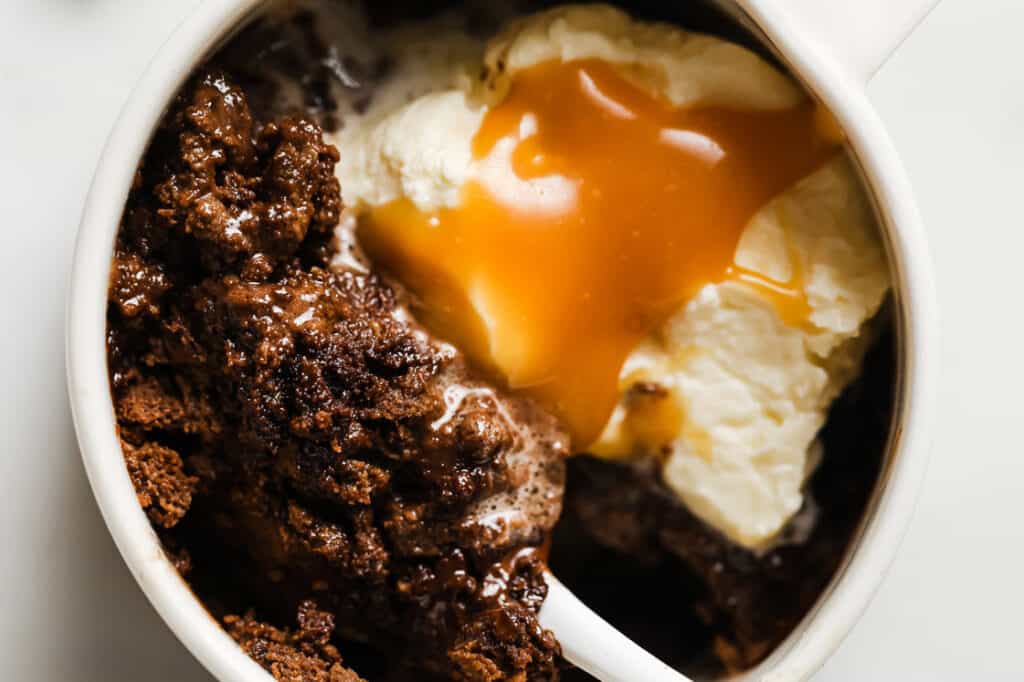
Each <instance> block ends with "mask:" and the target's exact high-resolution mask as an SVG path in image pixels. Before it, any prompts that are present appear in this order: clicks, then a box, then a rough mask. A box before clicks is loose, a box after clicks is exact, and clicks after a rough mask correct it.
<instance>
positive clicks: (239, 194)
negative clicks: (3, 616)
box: [107, 3, 899, 679]
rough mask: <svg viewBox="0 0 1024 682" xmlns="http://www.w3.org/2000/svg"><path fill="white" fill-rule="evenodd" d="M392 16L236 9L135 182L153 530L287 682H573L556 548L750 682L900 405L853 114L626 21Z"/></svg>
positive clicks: (574, 575) (121, 276)
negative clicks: (847, 124)
mask: <svg viewBox="0 0 1024 682" xmlns="http://www.w3.org/2000/svg"><path fill="white" fill-rule="evenodd" d="M389 9H391V8H390V7H384V8H381V7H376V8H366V10H367V11H366V12H364V11H363V8H360V7H353V6H350V5H347V4H342V3H338V4H333V3H330V4H322V5H317V6H315V7H314V8H313V11H312V12H309V11H300V12H298V13H295V12H294V9H291V10H288V9H286V10H282V13H281V14H276V13H271V14H268V15H267V16H266V17H264V18H261V19H260V20H258V21H257V22H256V23H254V24H250V25H249V27H248V28H247V29H246V30H245V31H243V32H242V33H241V34H239V35H237V36H236V37H234V38H233V39H232V40H231V41H229V42H228V43H227V44H226V45H225V46H223V47H222V48H221V50H220V51H219V52H217V53H216V54H215V55H213V56H212V57H211V58H210V59H209V60H208V62H207V63H206V64H204V65H203V66H201V67H200V68H199V69H197V71H196V73H195V74H194V75H193V76H192V77H190V78H189V80H188V82H187V83H186V84H185V85H184V86H183V88H182V89H181V91H180V93H179V94H178V96H177V98H176V99H175V101H174V102H173V103H172V104H171V106H170V107H169V109H168V110H167V112H166V114H165V115H164V116H163V118H162V120H161V122H160V124H159V126H158V128H157V130H156V132H155V134H154V136H153V139H152V141H151V143H150V145H149V149H148V151H147V152H146V154H145V155H144V156H143V159H142V161H141V163H140V165H139V170H138V173H137V175H136V179H135V181H134V183H133V186H132V189H131V193H130V195H129V197H128V202H127V206H126V208H125V211H124V215H123V218H122V221H121V228H120V230H119V232H118V236H117V244H116V247H115V258H114V265H113V268H112V270H111V279H110V301H109V308H108V318H107V321H108V327H107V353H108V361H109V370H110V386H111V391H112V395H113V403H114V408H115V414H116V416H117V420H118V427H119V436H120V439H121V444H122V448H123V452H124V458H125V461H126V463H127V470H128V473H129V475H130V477H131V480H132V483H133V484H134V486H135V490H136V493H137V496H138V500H139V502H140V503H141V505H142V507H143V508H144V509H145V510H146V512H147V514H148V517H149V519H150V521H151V522H152V524H153V525H154V527H155V528H156V530H157V533H158V535H159V537H160V539H161V541H162V546H163V550H164V552H165V553H166V555H167V556H168V557H170V558H171V560H172V561H173V562H174V564H175V566H176V568H177V569H178V570H179V571H180V572H181V573H182V575H183V576H184V577H185V579H186V580H187V581H188V582H189V584H190V586H191V587H192V589H193V590H194V592H195V593H196V594H197V596H198V597H199V598H200V599H201V600H202V601H203V603H204V605H205V606H206V608H207V609H208V611H209V612H210V613H211V614H212V615H213V616H214V617H215V618H216V619H217V620H218V621H219V622H220V623H222V624H223V625H224V627H225V628H226V629H227V631H228V632H230V634H231V635H232V636H233V637H234V638H235V639H236V640H237V641H238V642H239V643H240V644H241V646H242V648H243V649H244V650H245V651H246V652H247V653H249V654H250V655H252V657H253V658H254V659H255V660H256V661H258V662H259V663H260V664H261V665H263V666H264V667H265V668H266V669H267V670H268V671H269V672H271V673H272V674H274V675H276V676H277V677H279V678H280V679H304V678H309V679H349V678H351V679H356V678H357V677H358V676H363V677H367V678H369V679H407V678H408V677H409V676H410V675H413V674H415V675H417V676H420V677H423V678H428V677H429V676H434V677H437V678H439V679H505V678H508V679H555V678H557V677H559V676H564V677H568V678H572V677H573V676H575V675H578V674H579V673H577V672H575V671H572V670H569V666H567V664H565V662H564V661H562V660H561V659H560V656H559V645H558V642H557V639H556V638H555V637H554V635H553V634H552V633H551V632H549V631H546V630H545V629H544V628H543V627H542V626H541V625H540V622H539V621H538V619H537V612H538V610H539V609H540V607H541V604H542V603H543V599H544V596H545V592H546V585H545V583H544V580H543V567H544V565H545V564H549V565H551V566H552V568H553V570H554V572H555V573H556V574H557V575H559V576H561V577H562V578H563V580H565V581H566V582H567V583H568V584H569V586H570V587H571V588H573V589H574V590H575V591H577V593H578V594H579V595H580V596H582V597H583V598H584V599H585V600H586V601H588V602H590V603H591V604H592V605H594V606H595V608H597V610H598V611H599V612H600V613H601V614H602V615H604V616H605V617H606V618H608V619H609V620H610V621H611V622H612V623H613V624H615V625H618V626H619V627H621V628H622V629H624V630H625V631H626V632H627V634H630V635H632V636H634V638H635V639H636V640H637V641H638V642H639V643H641V644H642V645H644V646H646V647H648V648H650V649H651V650H652V651H654V652H656V653H657V654H658V655H659V656H661V657H662V658H663V659H664V660H666V661H668V662H670V663H671V664H672V665H674V666H676V667H678V668H679V669H681V670H685V671H687V672H688V673H690V674H694V675H704V676H712V677H713V676H717V675H721V674H724V673H727V672H739V671H743V670H746V669H749V668H750V667H751V666H754V665H756V664H758V663H759V662H760V661H762V660H763V659H764V658H765V657H766V656H767V655H769V654H770V653H771V651H772V649H773V648H774V647H775V646H776V645H778V644H779V642H781V641H782V640H783V639H784V638H785V637H786V636H787V635H788V634H789V633H790V631H791V630H792V629H793V628H794V627H795V626H797V624H798V623H799V622H800V620H801V618H802V617H803V616H804V615H805V614H806V613H807V611H808V609H810V608H811V606H812V605H813V604H814V602H815V601H816V600H817V599H818V597H819V595H820V594H821V592H822V590H823V589H824V588H825V586H826V585H827V584H828V583H829V581H830V580H831V579H832V578H833V577H834V575H835V573H836V571H837V569H838V567H839V566H840V563H841V561H842V560H843V557H844V553H845V551H846V548H847V546H848V545H849V544H850V543H851V541H852V539H853V538H854V535H855V533H856V531H857V529H858V527H859V525H860V521H861V519H862V518H863V516H864V514H865V510H866V509H867V507H868V500H869V498H870V496H871V495H872V491H874V490H876V489H877V482H878V480H879V472H880V471H881V469H882V463H883V457H884V455H885V453H886V445H887V441H888V438H889V435H890V432H891V430H892V429H891V427H892V425H893V423H894V421H893V417H894V412H893V408H892V406H893V403H894V399H895V398H896V386H897V381H896V369H895V367H896V348H897V341H898V340H899V339H898V337H899V327H898V326H897V327H894V311H895V309H896V306H895V305H894V304H892V303H886V301H887V298H888V293H889V291H890V287H891V284H890V283H891V281H893V280H894V279H896V276H895V275H894V274H893V273H892V271H891V270H890V266H889V263H888V262H887V259H886V253H885V249H884V247H883V243H884V242H883V239H882V236H881V233H880V232H879V229H878V226H877V225H876V222H875V214H874V212H873V210H872V206H871V203H870V200H869V194H868V192H867V190H866V188H865V187H864V186H863V185H862V183H861V180H860V178H859V177H858V174H857V172H856V171H855V166H854V164H853V163H852V162H851V161H850V159H849V158H848V156H847V153H846V151H844V147H843V144H842V143H843V132H842V129H841V128H840V127H839V126H838V125H837V123H836V122H835V120H834V119H832V117H831V115H830V114H829V113H828V112H827V110H826V109H825V108H824V107H823V106H821V105H820V104H819V103H817V102H816V101H815V100H814V99H813V98H811V97H810V96H809V95H807V94H806V93H805V92H804V91H803V90H801V89H800V88H799V87H797V85H796V84H795V82H793V81H791V80H790V79H789V78H788V77H786V76H785V75H784V74H783V72H782V71H781V70H779V69H778V68H777V67H776V66H774V65H773V64H772V63H771V62H770V61H769V59H768V58H767V57H765V56H764V55H759V54H756V53H755V52H752V51H750V50H748V49H746V48H743V47H740V46H738V45H736V44H734V43H731V42H728V41H725V40H722V39H719V38H713V37H710V36H709V35H706V34H702V33H695V32H692V31H690V30H688V29H683V28H680V27H677V26H674V25H669V24H666V23H657V22H653V21H651V20H650V18H644V17H639V16H636V17H634V16H630V15H628V14H626V13H624V12H623V11H621V10H618V9H614V8H611V7H608V6H600V5H579V6H565V7H556V8H553V9H547V10H543V11H535V8H531V7H525V8H523V12H522V13H517V15H515V16H513V15H511V13H509V12H508V11H507V7H506V6H502V7H499V8H488V7H485V6H474V7H473V8H472V9H473V11H472V12H469V11H467V10H466V8H464V7H463V8H455V9H448V8H441V9H440V10H439V11H436V12H435V11H431V12H428V13H427V16H424V17H423V18H420V19H410V18H409V17H408V12H407V11H406V10H407V9H408V8H401V9H402V10H403V11H401V12H397V13H394V14H392V13H390V12H389V11H387V10H389ZM421 9H422V8H421ZM896 317H897V319H898V316H896Z"/></svg>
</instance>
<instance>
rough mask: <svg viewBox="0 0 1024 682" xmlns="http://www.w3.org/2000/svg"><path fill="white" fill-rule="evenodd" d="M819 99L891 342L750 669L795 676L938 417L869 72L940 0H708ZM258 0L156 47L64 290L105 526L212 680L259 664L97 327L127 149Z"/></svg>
mask: <svg viewBox="0 0 1024 682" xmlns="http://www.w3.org/2000/svg"><path fill="white" fill-rule="evenodd" d="M680 1H683V0H680ZM715 1H716V2H717V4H719V5H721V6H722V7H723V8H724V9H725V10H726V11H728V12H729V13H730V14H732V15H733V16H734V17H735V18H736V20H737V21H739V22H741V23H743V24H744V25H745V26H747V28H748V29H750V30H751V31H752V32H753V33H754V34H755V35H757V36H759V37H760V38H761V39H763V40H764V41H765V43H766V45H767V46H768V47H769V48H770V49H771V50H773V51H774V52H775V53H776V54H777V56H778V57H779V58H780V59H781V60H782V61H783V62H784V63H785V64H787V65H788V66H789V68H790V69H791V71H792V72H793V73H794V74H795V75H796V76H797V77H798V78H799V79H801V80H802V81H803V82H804V84H805V86H806V87H807V88H808V89H809V90H811V91H812V92H814V93H815V94H816V95H817V96H818V97H819V98H821V99H822V100H823V101H824V102H825V103H826V104H827V105H828V106H829V107H830V108H831V110H832V111H833V113H834V114H835V116H836V118H837V119H838V120H839V122H840V123H841V125H842V126H843V128H844V129H845V131H846V133H847V135H848V137H849V142H850V146H851V148H852V151H853V155H854V157H855V158H856V160H857V162H858V163H859V165H860V167H861V169H862V171H863V176H864V180H865V182H866V183H867V185H868V187H869V188H870V190H871V192H872V194H873V196H874V199H875V202H876V205H877V207H878V214H879V218H880V221H881V224H882V226H883V231H884V237H885V241H886V245H887V248H888V251H889V256H890V260H891V263H892V267H893V276H894V280H895V283H896V286H895V290H896V308H897V314H896V319H897V325H898V333H897V337H898V339H899V344H900V353H899V356H900V366H899V378H900V382H899V387H898V394H897V401H896V407H895V409H896V415H895V428H894V429H893V433H892V434H891V438H890V444H889V448H888V452H887V456H886V464H885V467H884V469H883V472H882V475H881V477H880V480H879V483H878V485H877V489H876V491H875V493H874V496H873V498H872V502H871V504H870V508H869V509H868V512H867V514H866V518H865V521H864V523H863V524H862V527H861V528H860V531H859V533H858V535H857V537H856V538H855V540H854V544H853V548H852V549H851V550H850V552H849V553H848V556H847V557H846V558H845V560H844V562H843V565H842V566H841V568H840V569H839V571H838V573H837V575H836V576H835V577H834V579H833V580H832V582H831V583H830V585H829V586H828V588H827V589H826V590H825V592H824V593H823V594H822V595H821V597H820V599H819V600H818V602H817V604H816V605H815V606H814V608H813V609H812V611H811V613H810V614H808V616H807V617H806V618H804V620H803V622H802V623H801V624H800V626H799V627H798V628H797V629H796V631H795V632H794V633H793V634H792V635H791V636H790V637H789V638H788V639H787V640H786V642H784V643H783V644H782V645H781V646H780V647H779V648H778V649H777V650H776V651H775V653H774V654H772V656H771V657H770V658H769V659H768V660H767V661H765V662H764V663H763V664H762V665H761V666H759V667H758V668H757V669H756V670H754V671H752V672H750V673H748V674H747V675H744V676H743V677H744V679H745V680H766V681H768V680H770V681H772V682H776V681H781V680H786V681H788V680H803V679H807V678H808V677H810V675H811V674H813V672H814V671H815V670H817V668H818V667H820V666H821V664H822V663H823V662H824V661H825V659H826V658H827V657H828V656H829V655H830V654H831V653H832V651H834V650H835V648H836V647H837V646H838V645H839V642H840V641H841V640H842V638H843V637H844V636H845V635H846V633H847V632H849V630H850V628H851V627H852V626H853V624H854V622H855V621H856V619H857V618H858V617H859V616H860V614H861V613H862V612H863V610H864V608H865V607H866V606H867V604H868V602H869V601H870V599H871V597H872V596H873V594H874V593H875V591H876V589H877V588H878V586H879V584H880V582H881V580H882V576H883V574H884V573H885V571H886V570H887V568H888V566H889V564H890V562H891V561H892V559H893V557H894V555H895V552H896V549H897V547H898V545H899V543H900V540H901V538H902V536H903V533H904V530H905V529H906V526H907V524H908V522H909V520H910V516H911V514H912V511H913V507H914V503H915V500H916V497H917V490H918V487H919V484H920V482H921V480H922V475H923V473H924V468H925V463H926V460H927V451H928V447H929V438H930V433H931V422H932V419H933V411H934V410H933V406H934V402H933V401H934V396H935V395H936V381H937V363H938V347H937V346H938V318H937V311H936V298H935V292H934V287H933V283H932V275H931V265H930V259H929V253H928V248H927V245H926V243H925V235H924V232H923V230H922V228H921V225H920V222H919V219H918V214H917V211H916V209H915V206H914V201H913V197H912V195H911V190H910V185H909V183H908V181H907V178H906V177H905V175H904V172H903V169H902V167H901V165H900V162H899V159H898V158H897V156H896V153H895V152H894V150H893V148H892V145H891V144H890V142H889V139H888V137H887V136H886V134H885V131H884V130H883V128H882V125H881V123H880V121H879V119H878V117H877V115H876V114H875V112H874V110H873V109H872V107H871V105H870V104H869V102H868V100H867V98H866V96H865V93H864V86H865V84H866V82H867V79H868V78H869V77H870V75H871V74H872V73H873V72H874V71H875V69H877V67H878V66H879V65H880V64H881V62H882V61H884V59H885V57H887V56H888V54H889V52H891V50H892V49H893V48H894V47H895V46H896V44H898V42H899V41H900V40H901V39H902V38H903V37H904V36H905V35H906V34H907V33H908V32H909V29H910V28H911V27H913V26H914V25H915V24H916V22H917V21H918V20H919V19H920V18H921V17H922V16H923V15H924V14H925V13H926V11H927V10H928V9H930V8H931V6H932V5H934V4H935V3H936V2H937V0H860V1H859V2H856V3H853V2H849V1H848V0H715ZM262 4H263V2H262V0H208V1H207V2H205V3H203V4H201V5H200V6H199V8H198V9H197V10H196V11H195V13H194V14H193V15H192V16H191V17H190V18H189V19H188V20H187V21H185V22H184V23H183V24H182V25H181V26H180V27H179V28H178V30H177V31H176V32H175V33H174V35H173V36H172V38H171V39H170V40H169V41H168V42H167V44H166V45H165V46H164V47H163V49H162V50H161V51H160V53H159V54H158V55H157V57H156V58H155V59H154V60H153V62H152V64H151V65H150V67H149V69H148V71H147V72H146V74H145V75H144V76H143V78H142V80H141V81H140V82H139V84H138V86H137V87H136V88H135V91H134V93H133V94H132V96H131V98H130V99H129V101H128V103H127V104H126V105H125V107H124V110H123V111H122V113H121V116H120V118H119V119H118V121H117V124H116V125H115V127H114V130H113V133H112V134H111V136H110V139H109V140H108V142H107V145H106V148H105V150H104V153H103V156H102V158H101V159H100V162H99V166H98V168H97V170H96V176H95V179H94V180H93V184H92V188H91V190H90V192H89V196H88V199H87V201H86V205H85V211H84V214H83V217H82V224H81V228H80V231H79V235H78V243H77V245H76V249H75V258H74V269H73V273H72V276H71V291H70V295H69V298H68V301H69V303H68V319H67V366H68V389H69V392H70V396H71V404H72V409H73V413H74V419H75V426H76V429H77V432H78V440H79V444H80V446H81V450H82V458H83V460H84V462H85V467H86V470H87V472H88V475H89V481H90V483H91V484H92V488H93V492H94V493H95V495H96V500H97V502H98V504H99V507H100V510H101V511H102V513H103V517H104V519H105V520H106V523H107V526H108V528H109V529H110V532H111V535H113V537H114V540H115V542H116V543H117V546H118V549H119V550H120V551H121V554H122V556H123V557H124V559H125V562H126V563H127V564H128V566H129V568H130V569H131V571H132V573H133V575H134V576H135V579H136V580H137V581H138V583H139V585H140V586H141V587H142V589H143V591H144V592H145V593H146V595H147V597H149V599H150V601H151V602H152V603H153V606H154V607H155V608H156V610H157V611H158V612H159V613H160V615H161V616H162V617H163V618H164V620H165V621H166V622H167V624H168V625H169V626H170V627H171V629H172V630H173V631H174V632H175V634H176V635H177V636H178V637H179V638H180V639H181V641H182V642H183V643H184V644H185V646H187V647H188V649H189V650H190V651H191V652H192V653H193V654H194V655H195V657H196V658H197V659H198V660H199V661H200V662H201V663H202V664H203V665H204V666H205V667H206V668H207V669H208V670H209V671H210V672H211V673H212V674H213V675H214V676H216V677H217V678H218V679H220V680H223V681H225V682H236V681H241V680H260V681H265V680H267V679H268V677H267V675H266V673H265V672H263V670H262V669H261V668H260V667H259V666H257V665H256V664H255V663H254V662H252V661H251V660H250V659H249V658H248V657H247V656H246V655H245V654H243V653H242V651H241V650H240V649H239V648H238V647H237V646H236V645H235V643H234V642H233V641H232V640H231V639H230V637H228V635H227V634H226V633H225V632H224V631H223V630H222V629H221V627H220V626H219V624H218V623H217V622H216V621H215V620H214V619H213V618H211V617H210V616H209V614H207V612H206V611H205V610H204V608H203V607H202V605H201V604H200V603H199V601H198V600H197V599H196V598H195V596H194V595H193V594H192V592H191V590H190V589H189V587H188V585H187V584H186V583H185V582H184V581H183V580H182V579H181V577H180V576H179V575H178V573H177V571H176V570H175V569H174V568H173V566H172V565H171V564H170V562H169V561H168V560H167V559H166V557H165V556H164V553H163V551H162V549H161V547H160V543H159V540H158V539H157V536H156V534H155V533H154V532H153V530H152V528H151V527H150V525H149V521H148V519H147V518H146V515H145V513H144V512H143V511H142V509H141V507H140V506H139V504H138V501H137V500H136V497H135V491H134V489H133V488H132V483H131V481H130V479H129V477H128V473H127V470H126V469H125V465H124V460H123V458H122V454H121V448H120V444H119V442H118V438H117V435H116V430H115V420H114V410H113V404H112V402H111V395H110V389H109V385H108V379H107V363H106V347H105V338H106V335H105V328H106V301H107V285H108V275H109V271H110V264H111V255H112V252H113V245H114V239H115V235H116V233H117V229H118V225H119V221H120V218H121V212H122V208H123V206H124V202H125V199H126V197H127V193H128V188H129V186H130V184H131V181H132V177H133V174H134V172H135V167H136V164H137V163H138V161H139V159H140V158H141V156H142V154H143V152H144V150H145V147H146V144H147V142H148V140H149V137H150V135H151V133H152V132H153V130H154V128H155V126H156V124H157V122H158V121H159V119H160V116H161V114H162V113H163V111H164V108H165V106H166V105H167V104H168V103H169V102H170V100H171V98H172V96H173V95H174V93H175V91H176V90H177V89H178V87H179V86H180V85H181V83H182V82H183V81H184V80H185V78H186V77H187V76H188V74H189V73H190V72H191V70H192V69H193V68H194V67H195V66H196V65H197V64H198V62H199V61H200V60H201V59H202V58H203V57H204V56H205V55H207V54H209V52H210V51H211V50H212V49H214V48H215V47H216V46H217V45H218V44H219V43H220V42H222V41H223V40H224V39H225V38H226V37H228V36H229V35H230V34H231V32H232V31H233V30H234V29H236V28H238V27H239V26H240V24H242V23H243V22H244V20H245V19H246V18H247V17H248V16H250V15H251V14H253V13H255V12H258V11H259V8H260V6H261V5H262Z"/></svg>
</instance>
